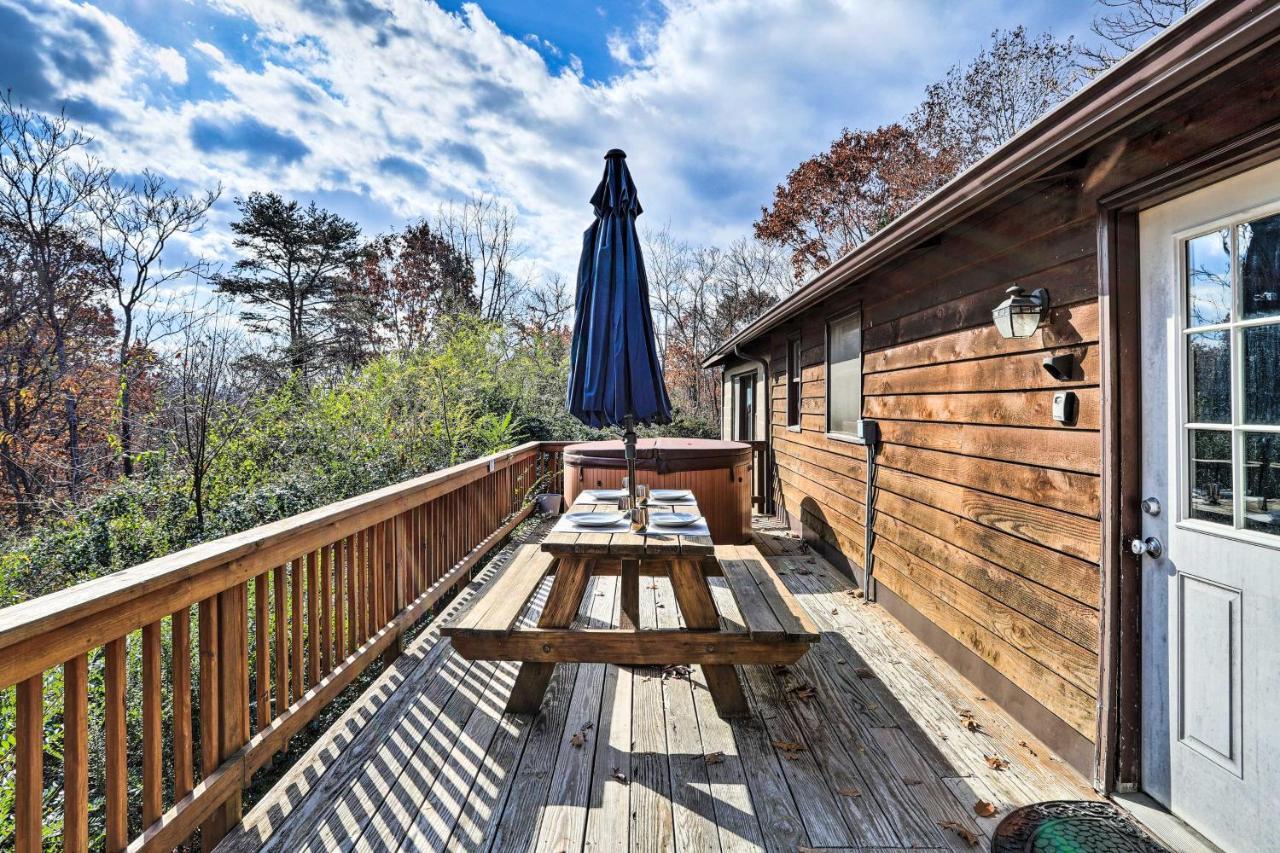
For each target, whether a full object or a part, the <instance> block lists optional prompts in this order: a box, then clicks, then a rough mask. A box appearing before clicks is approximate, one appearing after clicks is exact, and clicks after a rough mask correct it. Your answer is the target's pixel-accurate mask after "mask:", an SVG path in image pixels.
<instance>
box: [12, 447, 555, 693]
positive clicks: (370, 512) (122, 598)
mask: <svg viewBox="0 0 1280 853" xmlns="http://www.w3.org/2000/svg"><path fill="white" fill-rule="evenodd" d="M542 444H543V442H538V441H530V442H526V443H524V444H521V445H518V446H516V447H513V448H510V449H508V450H504V451H501V452H498V453H494V454H490V455H489V456H484V457H481V458H479V459H473V460H470V461H468V462H463V463H460V464H458V465H454V466H451V467H449V468H443V469H441V470H439V471H433V472H431V473H430V474H425V475H423V476H421V477H416V478H414V479H412V480H406V481H404V482H401V483H396V484H394V485H391V486H386V487H384V488H382V489H378V490H376V491H372V492H367V493H365V494H362V495H356V496H355V497H351V498H347V499H346V500H342V501H338V502H336V503H332V504H326V505H325V506H322V507H318V508H316V509H313V510H308V511H306V512H302V513H298V514H297V515H292V516H289V517H288V518H283V519H280V520H278V521H273V522H270V523H268V524H263V525H259V526H257V527H253V528H250V529H249V530H245V531H242V532H240V533H233V534H231V535H229V536H224V537H222V538H219V539H214V540H212V541H210V542H205V543H202V544H199V545H194V546H192V547H190V548H185V549H183V550H181V551H176V552H174V553H172V554H167V555H165V556H162V557H157V558H155V559H153V560H148V561H147V562H145V563H139V564H138V565H136V566H133V567H130V568H127V569H122V570H120V571H118V572H114V573H112V574H110V575H105V576H103V577H100V578H95V579H93V580H89V581H85V582H83V583H79V584H76V585H75V586H71V587H67V588H66V589H63V590H59V591H57V592H53V593H49V594H48V595H43V596H40V597H39V598H34V599H31V600H29V601H24V602H21V603H19V604H15V605H12V606H10V607H6V608H2V609H0V688H2V687H8V686H10V685H12V684H15V683H17V682H18V681H21V680H23V679H24V678H26V677H28V676H30V675H31V674H34V673H36V672H40V671H42V670H44V669H48V668H49V667H50V666H52V665H53V664H56V663H59V662H61V661H63V660H66V659H68V658H69V657H71V656H72V655H73V654H76V653H79V652H81V651H84V650H87V649H90V648H94V647H95V646H97V645H101V643H102V642H103V641H105V640H106V639H111V638H113V637H114V636H119V635H121V634H124V633H127V632H131V631H134V630H138V629H140V628H142V627H143V626H144V625H146V624H148V623H150V622H152V621H154V620H155V619H156V618H158V617H159V616H160V615H161V614H167V613H171V612H173V611H174V610H176V609H178V608H179V607H183V606H190V605H192V604H195V603H196V602H198V601H199V600H201V599H203V598H206V597H208V596H209V595H211V594H213V593H216V592H220V591H221V590H223V589H227V588H230V587H232V586H234V585H235V584H237V583H242V582H244V581H245V580H246V579H248V578H250V577H252V576H253V575H254V574H256V573H258V572H260V571H261V570H262V569H263V568H266V567H270V566H273V565H275V564H277V563H280V562H284V561H287V560H288V559H290V558H291V557H292V556H294V555H296V554H297V553H300V552H304V551H307V550H309V549H310V548H312V547H315V546H318V545H320V544H322V543H324V542H331V541H334V540H336V539H340V538H342V537H344V536H346V535H348V534H349V533H353V532H355V531H357V530H359V529H361V528H363V527H367V526H368V525H371V524H375V523H377V522H380V521H385V520H387V519H389V518H392V517H394V516H395V515H397V514H398V513H399V512H401V511H403V510H404V509H406V508H407V507H409V506H412V505H415V504H420V503H423V502H425V501H428V500H431V499H433V498H435V497H439V496H440V495H444V494H448V493H449V492H452V491H454V490H456V489H459V488H462V487H463V486H465V485H467V484H468V483H470V482H472V481H473V480H476V479H479V478H480V477H482V476H484V475H485V474H487V473H490V472H491V471H494V470H499V469H501V468H506V467H509V466H510V465H511V464H513V463H514V462H517V461H522V460H524V459H527V458H529V457H530V456H532V455H534V454H536V453H537V452H538V451H539V449H540V448H541V446H542ZM215 573H216V574H217V577H216V578H206V577H205V576H207V575H210V574H215ZM202 581H208V582H202ZM179 586H181V587H183V589H182V590H181V594H180V595H176V596H175V595H157V593H158V592H161V591H163V590H165V589H166V588H174V587H179ZM148 598H154V599H156V600H155V601H151V602H148ZM184 599H185V600H184ZM112 608H119V609H120V612H119V613H116V614H110V615H109V621H110V625H109V633H111V634H112V637H107V636H105V634H104V635H102V636H98V632H96V631H95V632H91V633H90V634H89V635H86V636H84V637H82V638H80V640H79V642H77V644H76V645H77V648H74V649H68V648H61V647H55V648H51V649H49V650H48V651H47V653H46V655H42V656H40V657H39V658H37V659H32V658H31V657H30V656H28V655H25V654H24V655H21V656H18V655H15V654H14V647H15V646H18V645H19V644H22V643H23V641H25V640H30V639H32V638H34V637H37V636H39V637H40V638H41V640H42V641H44V640H50V639H53V638H52V637H51V636H50V632H53V631H57V630H58V629H59V628H64V627H67V626H71V625H75V624H76V623H79V622H81V621H82V620H85V619H86V618H87V617H91V616H95V615H97V614H100V613H103V612H104V611H107V610H109V609H112ZM131 612H132V614H133V616H134V618H132V619H129V618H121V617H125V616H126V615H127V614H130V613H131ZM80 646H82V647H83V648H79V647H80ZM45 657H48V658H49V659H48V660H46V659H44V658H45Z"/></svg>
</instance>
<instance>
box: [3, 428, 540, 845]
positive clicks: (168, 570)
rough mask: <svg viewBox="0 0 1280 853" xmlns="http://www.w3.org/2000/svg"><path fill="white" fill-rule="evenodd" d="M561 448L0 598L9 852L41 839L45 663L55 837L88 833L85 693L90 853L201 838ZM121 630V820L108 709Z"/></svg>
mask: <svg viewBox="0 0 1280 853" xmlns="http://www.w3.org/2000/svg"><path fill="white" fill-rule="evenodd" d="M561 448H562V445H556V444H547V445H543V444H541V443H538V442H531V443H529V444H525V445H521V446H519V447H516V448H513V449H512V450H510V451H507V452H504V453H499V454H496V455H493V456H489V457H486V458H483V459H477V460H474V461H472V462H467V463H465V464H462V465H457V466H454V467H452V468H448V469H446V470H443V471H437V472H435V473H432V474H429V475H427V476H425V477H420V478H417V479H415V480H410V481H408V482H405V483H400V484H398V485H395V486H391V487H389V488H386V489H382V490H380V491H376V492H372V493H369V494H366V495H361V496H359V497H356V498H351V499H350V500H346V501H342V502H340V503H336V504H331V505H329V506H326V507H322V508H320V509H317V510H313V511H311V512H306V513H302V514H300V515H296V516H293V517H291V518H287V519H284V520H282V521H278V522H274V523H272V524H267V525H263V526H261V527H256V528H254V529H252V530H247V531H245V532H243V533H239V534H236V535H234V536H228V537H225V538H223V539H218V540H215V541H213V542H207V543H205V544H203V545H198V546H196V547H194V548H188V549H187V550H185V551H180V552H178V553H176V554H171V555H169V556H166V557H162V558H159V559H156V560H152V561H150V562H148V563H144V564H142V565H139V566H135V567H133V568H131V569H126V570H124V571H121V572H117V573H115V574H112V575H108V576H106V577H102V578H99V579H97V580H94V581H90V582H88V583H83V584H80V585H78V586H74V587H70V588H68V589H65V590H62V591H60V592H57V593H53V594H52V595H47V596H44V597H42V598H39V599H35V600H32V601H28V602H25V603H22V604H19V605H16V606H13V607H9V608H6V609H4V610H0V688H5V689H7V688H9V687H11V686H15V685H16V687H17V696H16V704H17V718H16V719H17V722H16V726H17V730H16V776H17V778H16V802H15V813H16V826H15V829H16V839H17V848H18V850H19V851H37V850H40V849H41V846H42V840H41V826H42V823H43V822H44V818H45V814H44V810H45V805H44V802H43V760H44V755H45V740H44V738H45V716H46V715H45V708H44V695H45V680H46V676H48V677H49V678H50V680H52V681H56V680H57V675H59V673H58V672H57V670H59V669H60V670H61V673H60V675H61V680H62V683H63V695H64V706H63V708H62V709H60V710H61V717H62V721H63V725H62V728H63V731H62V742H61V751H62V761H63V777H64V780H65V781H64V791H63V804H62V811H63V819H62V824H63V839H62V841H63V847H64V848H65V849H66V850H77V851H78V850H85V849H87V847H88V844H89V825H90V823H89V821H90V815H89V798H88V792H89V775H90V767H89V750H88V745H89V740H90V737H91V732H90V731H89V720H90V699H91V694H92V698H93V699H94V700H95V701H98V700H100V701H102V702H103V703H104V705H105V707H103V708H102V709H101V712H100V713H95V714H94V719H101V720H102V721H103V722H104V723H105V729H104V732H103V735H104V739H105V766H104V768H103V770H104V775H105V780H99V783H98V788H99V789H105V835H106V848H107V850H109V851H116V850H123V849H130V850H134V849H136V850H160V849H165V850H167V849H171V848H173V847H175V846H177V845H179V844H181V843H183V842H184V841H186V840H187V839H188V838H189V837H191V836H192V834H193V833H194V832H195V831H196V829H197V828H199V829H200V831H201V842H202V845H203V846H204V849H206V850H209V849H212V847H213V844H214V843H216V841H217V840H218V839H220V838H221V837H222V836H223V834H224V833H225V832H226V831H227V829H228V828H229V827H230V826H231V825H233V824H234V823H235V822H236V821H238V820H239V818H240V808H241V792H242V791H243V789H244V788H245V787H246V786H247V785H248V784H249V781H250V778H251V777H252V776H253V774H254V772H255V771H256V770H258V769H259V768H261V767H262V766H263V765H265V764H266V763H267V762H269V761H270V760H271V758H272V757H273V756H274V755H275V754H276V753H278V752H280V751H281V750H283V749H284V748H285V747H286V746H287V744H288V741H289V738H290V737H291V736H293V735H295V734H296V733H297V732H298V731H299V730H300V729H301V728H302V727H303V726H304V725H305V724H306V723H307V722H308V721H310V720H311V719H313V718H314V717H315V716H316V714H317V713H319V712H320V711H321V710H322V709H323V708H324V707H325V706H326V705H327V704H329V703H330V702H331V701H332V700H333V699H334V698H335V697H336V696H337V695H338V694H339V693H340V692H341V691H342V690H343V688H344V687H346V686H347V685H348V684H350V683H351V682H352V680H353V679H354V678H355V677H356V676H357V675H359V674H360V672H361V671H363V670H364V669H365V668H366V667H368V666H369V664H370V663H371V662H373V661H374V660H375V659H377V658H378V657H379V656H390V655H395V654H398V653H399V642H400V637H401V635H402V634H403V633H404V632H405V631H406V630H407V629H409V628H410V627H411V626H412V625H413V624H414V623H415V621H417V620H418V619H420V618H421V617H422V616H423V615H425V614H427V613H428V612H429V610H430V609H431V607H432V605H433V604H435V603H436V602H437V601H438V600H439V599H440V598H441V597H442V596H444V595H445V594H446V593H448V592H449V591H450V590H451V589H452V588H453V587H455V586H456V585H457V584H458V583H459V582H461V581H465V580H466V579H467V577H468V574H469V571H470V569H471V568H472V567H473V566H474V565H475V564H476V563H477V562H478V561H479V559H480V558H481V557H483V556H484V555H485V554H486V553H487V552H488V551H489V550H491V549H492V548H493V547H494V546H495V545H497V544H498V543H499V542H500V541H501V540H502V539H503V538H504V537H505V536H506V535H507V534H508V533H509V532H510V531H511V530H512V529H513V528H514V527H515V526H516V525H517V524H518V523H519V522H520V521H521V520H523V519H524V518H525V517H526V516H527V515H528V514H529V511H530V509H531V507H532V504H531V503H530V499H531V497H532V495H533V494H534V493H535V492H536V491H546V490H549V487H550V490H554V488H555V484H556V482H557V478H558V477H559V470H560V450H561ZM193 629H194V630H193ZM166 640H167V642H166ZM134 643H137V644H138V646H135V649H134V653H133V659H134V660H136V659H137V658H138V657H140V658H141V666H140V669H141V688H142V689H141V703H142V704H141V717H142V726H141V729H142V733H141V764H142V773H141V825H140V826H139V824H138V823H137V821H136V816H135V820H134V821H133V822H132V825H131V821H130V810H131V809H130V806H131V804H130V786H131V780H130V774H129V763H130V762H129V752H130V743H129V741H130V737H129V732H128V719H127V718H128V715H129V713H130V709H129V708H128V707H127V702H126V684H127V682H128V680H129V678H130V673H129V671H128V670H129V669H130V666H129V661H130V659H131V656H130V654H129V650H128V648H129V646H130V645H131V644H134ZM166 647H167V654H166ZM193 649H194V650H195V651H196V652H197V654H196V655H194V656H193V654H192V652H193ZM99 655H100V656H101V658H99V657H98V656H99ZM166 657H167V661H166ZM99 661H101V663H99ZM193 662H194V663H195V666H194V667H193ZM166 663H167V667H166ZM91 664H92V666H91ZM91 670H92V671H93V673H94V678H92V679H91V677H90V672H91ZM99 673H100V676H99ZM166 676H167V682H168V684H167V687H168V692H169V695H171V696H172V701H171V703H170V705H171V707H170V708H169V709H168V713H167V714H166V713H165V711H166V709H165V706H164V702H163V696H164V694H165V688H166V684H165V681H166ZM133 677H134V678H136V677H137V673H134V675H133ZM193 679H195V680H196V681H195V690H194V691H193V689H192V684H193ZM99 681H100V682H101V684H102V686H101V688H99V687H98V684H99ZM91 682H92V687H91ZM135 683H136V682H135ZM193 694H194V699H195V705H196V706H197V707H198V711H193ZM54 710H55V715H56V710H57V709H54ZM94 710H95V711H97V710H98V709H94ZM134 713H136V710H135V711H134ZM166 717H167V718H168V719H166ZM92 734H95V735H96V734H97V733H92ZM166 756H169V757H170V758H169V760H168V761H166ZM166 764H167V765H168V766H167V767H166ZM166 770H167V771H168V772H166ZM166 782H167V783H168V784H166ZM135 790H136V788H135ZM135 811H136V810H135ZM101 819H102V816H100V815H99V816H97V817H96V819H95V823H96V824H97V825H101V824H99V823H97V821H100V820H101Z"/></svg>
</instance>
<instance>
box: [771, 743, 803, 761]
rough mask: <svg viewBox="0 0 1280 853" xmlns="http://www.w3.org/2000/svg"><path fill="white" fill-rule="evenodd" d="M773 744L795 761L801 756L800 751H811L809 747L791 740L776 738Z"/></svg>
mask: <svg viewBox="0 0 1280 853" xmlns="http://www.w3.org/2000/svg"><path fill="white" fill-rule="evenodd" d="M773 745H774V746H775V747H777V749H778V750H779V751H781V752H782V754H783V755H784V756H785V757H786V758H788V759H789V760H791V761H795V760H796V759H797V758H799V757H800V753H802V752H808V751H809V747H807V746H805V745H804V744H802V743H796V742H795V741H791V740H775V741H774V742H773Z"/></svg>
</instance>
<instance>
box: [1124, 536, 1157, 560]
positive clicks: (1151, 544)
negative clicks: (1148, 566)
mask: <svg viewBox="0 0 1280 853" xmlns="http://www.w3.org/2000/svg"><path fill="white" fill-rule="evenodd" d="M1129 551H1130V552H1131V553H1132V554H1133V555H1134V556H1135V557H1141V556H1142V555H1143V554H1146V555H1147V556H1148V557H1150V558H1151V559H1153V560H1154V559H1157V558H1159V557H1160V555H1161V554H1163V553H1164V545H1163V544H1162V543H1161V542H1160V540H1159V539H1157V538H1156V537H1154V536H1148V537H1147V538H1146V539H1142V538H1139V537H1134V538H1133V539H1131V540H1129Z"/></svg>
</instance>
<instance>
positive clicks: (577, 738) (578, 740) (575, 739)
mask: <svg viewBox="0 0 1280 853" xmlns="http://www.w3.org/2000/svg"><path fill="white" fill-rule="evenodd" d="M586 742H587V736H586V735H584V734H583V733H582V732H574V733H573V736H572V737H570V738H569V743H571V744H573V745H574V746H576V747H578V748H581V747H582V745H583V744H584V743H586Z"/></svg>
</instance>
